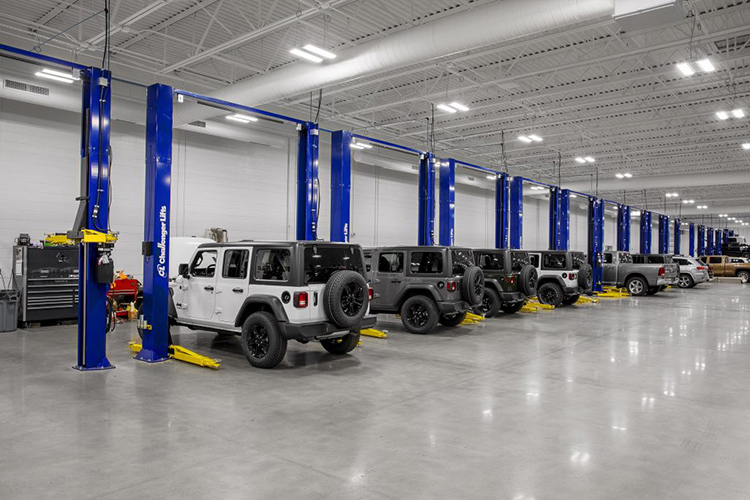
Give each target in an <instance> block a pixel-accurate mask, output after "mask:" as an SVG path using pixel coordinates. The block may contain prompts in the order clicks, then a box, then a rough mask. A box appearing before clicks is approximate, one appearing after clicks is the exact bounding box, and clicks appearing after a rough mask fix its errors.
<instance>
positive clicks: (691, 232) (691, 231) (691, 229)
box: [688, 222, 695, 257]
mask: <svg viewBox="0 0 750 500" xmlns="http://www.w3.org/2000/svg"><path fill="white" fill-rule="evenodd" d="M688 255H690V256H691V257H695V224H693V223H692V222H689V223H688Z"/></svg>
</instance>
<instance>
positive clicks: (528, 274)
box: [518, 264, 539, 297]
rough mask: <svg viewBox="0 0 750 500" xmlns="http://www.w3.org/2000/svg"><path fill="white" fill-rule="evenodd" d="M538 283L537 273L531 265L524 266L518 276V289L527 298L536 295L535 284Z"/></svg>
mask: <svg viewBox="0 0 750 500" xmlns="http://www.w3.org/2000/svg"><path fill="white" fill-rule="evenodd" d="M538 281H539V273H537V272H536V268H535V267H534V266H532V265H531V264H526V265H525V266H523V267H522V268H521V272H520V273H519V274H518V289H519V290H520V291H521V292H522V293H523V294H524V295H526V296H527V297H533V296H535V295H536V284H537V282H538Z"/></svg>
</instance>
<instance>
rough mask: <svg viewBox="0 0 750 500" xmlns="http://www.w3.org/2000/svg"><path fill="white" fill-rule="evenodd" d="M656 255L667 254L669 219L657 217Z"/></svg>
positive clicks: (663, 216)
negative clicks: (657, 242)
mask: <svg viewBox="0 0 750 500" xmlns="http://www.w3.org/2000/svg"><path fill="white" fill-rule="evenodd" d="M657 248H658V250H659V251H658V253H661V254H666V253H669V217H667V216H666V215H659V244H658V246H657Z"/></svg>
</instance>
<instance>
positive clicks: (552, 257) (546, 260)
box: [542, 253, 565, 269]
mask: <svg viewBox="0 0 750 500" xmlns="http://www.w3.org/2000/svg"><path fill="white" fill-rule="evenodd" d="M542 269H565V254H564V253H548V254H544V256H543V258H542Z"/></svg>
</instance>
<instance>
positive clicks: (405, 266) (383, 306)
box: [365, 246, 484, 333]
mask: <svg viewBox="0 0 750 500" xmlns="http://www.w3.org/2000/svg"><path fill="white" fill-rule="evenodd" d="M365 261H366V262H368V261H369V262H370V266H369V267H370V286H371V287H372V289H373V292H374V293H373V297H372V300H371V301H370V312H372V313H391V314H394V313H398V314H401V322H402V323H403V324H404V328H406V330H408V331H409V332H411V333H429V332H431V331H432V330H433V329H434V328H435V326H436V325H437V324H438V322H439V323H440V324H442V325H444V326H458V325H459V324H460V323H461V322H462V321H463V320H464V318H465V317H466V313H467V312H469V311H471V310H472V309H474V308H475V307H476V306H478V305H480V304H481V303H482V297H483V296H484V273H483V272H482V270H481V269H480V268H479V267H477V266H475V265H474V255H473V253H472V251H471V250H470V249H468V248H454V247H419V246H414V247H410V246H404V247H387V248H375V249H371V250H365Z"/></svg>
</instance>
